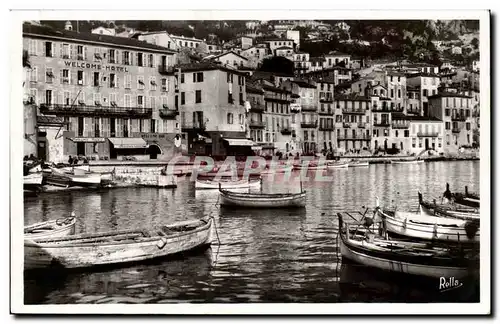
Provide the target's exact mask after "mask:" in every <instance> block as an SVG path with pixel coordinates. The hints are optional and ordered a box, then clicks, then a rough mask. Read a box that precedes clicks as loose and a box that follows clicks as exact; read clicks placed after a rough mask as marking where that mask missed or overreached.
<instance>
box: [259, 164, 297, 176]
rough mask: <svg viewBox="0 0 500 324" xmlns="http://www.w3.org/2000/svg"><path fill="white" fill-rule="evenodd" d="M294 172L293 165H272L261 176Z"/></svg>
mask: <svg viewBox="0 0 500 324" xmlns="http://www.w3.org/2000/svg"><path fill="white" fill-rule="evenodd" d="M292 170H293V165H276V166H273V165H272V164H271V165H270V166H269V167H268V168H266V169H265V170H263V171H262V172H261V174H274V173H286V172H291V171H292Z"/></svg>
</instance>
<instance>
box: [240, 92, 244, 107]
mask: <svg viewBox="0 0 500 324" xmlns="http://www.w3.org/2000/svg"><path fill="white" fill-rule="evenodd" d="M239 99H240V105H242V106H243V105H244V104H245V102H244V101H243V92H240V95H239Z"/></svg>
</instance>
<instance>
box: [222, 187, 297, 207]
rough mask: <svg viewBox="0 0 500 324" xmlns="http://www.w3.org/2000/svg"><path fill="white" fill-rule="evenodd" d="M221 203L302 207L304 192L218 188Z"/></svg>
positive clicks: (247, 205)
mask: <svg viewBox="0 0 500 324" xmlns="http://www.w3.org/2000/svg"><path fill="white" fill-rule="evenodd" d="M219 193H220V198H221V205H223V206H234V207H244V208H302V207H305V205H306V192H305V191H303V192H301V193H293V194H264V193H237V192H230V191H227V190H219Z"/></svg>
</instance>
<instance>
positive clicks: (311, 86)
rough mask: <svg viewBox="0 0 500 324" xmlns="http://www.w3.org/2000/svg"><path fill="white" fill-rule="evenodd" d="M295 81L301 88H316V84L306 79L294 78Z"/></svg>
mask: <svg viewBox="0 0 500 324" xmlns="http://www.w3.org/2000/svg"><path fill="white" fill-rule="evenodd" d="M292 82H293V83H295V84H296V85H298V86H299V87H301V88H309V89H316V86H315V85H312V84H310V83H309V82H306V81H304V80H293V81H292Z"/></svg>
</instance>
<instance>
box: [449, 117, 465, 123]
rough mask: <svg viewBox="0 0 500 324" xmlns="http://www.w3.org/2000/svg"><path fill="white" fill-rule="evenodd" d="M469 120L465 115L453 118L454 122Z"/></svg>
mask: <svg viewBox="0 0 500 324" xmlns="http://www.w3.org/2000/svg"><path fill="white" fill-rule="evenodd" d="M466 119H467V118H466V117H465V116H463V115H455V116H451V120H452V121H459V122H464V121H465V120H466Z"/></svg>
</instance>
